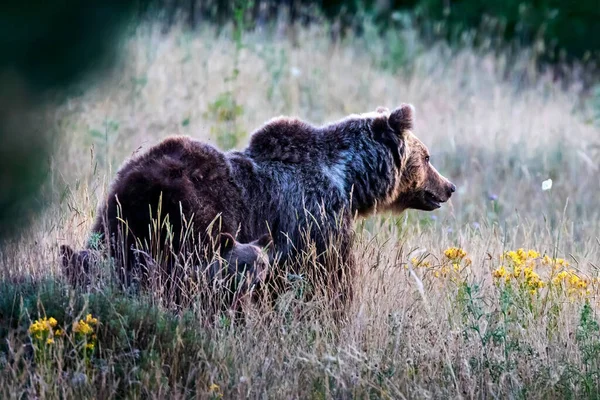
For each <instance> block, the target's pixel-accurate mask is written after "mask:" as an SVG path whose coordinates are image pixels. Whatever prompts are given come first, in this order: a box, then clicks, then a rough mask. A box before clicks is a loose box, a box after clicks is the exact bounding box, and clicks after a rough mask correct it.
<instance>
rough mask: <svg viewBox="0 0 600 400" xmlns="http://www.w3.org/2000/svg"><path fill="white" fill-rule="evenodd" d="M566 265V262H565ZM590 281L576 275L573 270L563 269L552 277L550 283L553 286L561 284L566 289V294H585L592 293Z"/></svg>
mask: <svg viewBox="0 0 600 400" xmlns="http://www.w3.org/2000/svg"><path fill="white" fill-rule="evenodd" d="M567 265H568V263H567ZM591 283H592V282H591V281H590V280H589V279H586V278H582V277H581V276H579V275H577V273H576V271H575V270H572V269H571V270H569V271H566V270H563V271H560V272H559V273H558V274H556V275H555V276H554V278H552V284H553V285H554V286H562V287H563V288H565V289H566V290H567V294H569V295H573V294H577V295H579V296H586V295H590V294H591V293H592V290H591V287H590V286H591Z"/></svg>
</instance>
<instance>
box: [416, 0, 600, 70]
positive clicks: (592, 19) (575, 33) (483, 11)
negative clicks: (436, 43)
mask: <svg viewBox="0 0 600 400" xmlns="http://www.w3.org/2000/svg"><path fill="white" fill-rule="evenodd" d="M446 5H447V6H446ZM417 9H418V12H419V14H420V15H421V16H422V17H423V18H424V19H431V20H437V21H444V22H445V23H446V24H447V31H446V34H447V36H448V37H451V38H459V37H460V35H461V34H462V33H463V32H465V31H467V30H472V29H475V30H477V29H481V28H485V27H484V26H482V23H484V22H485V20H484V17H485V16H487V17H491V18H492V19H493V20H495V22H490V23H493V24H495V30H496V33H497V34H499V35H501V36H502V37H503V38H504V39H508V40H513V39H515V40H517V41H518V42H520V43H521V44H523V45H530V44H533V42H534V41H535V40H536V39H541V40H543V43H544V44H545V46H547V47H548V48H547V49H546V52H545V55H546V56H547V57H548V58H550V59H554V60H557V59H558V55H559V52H558V51H561V50H564V51H565V52H566V55H568V56H569V57H571V58H579V59H585V58H588V57H589V56H590V55H591V53H596V55H598V52H599V51H600V25H599V24H598V20H600V7H599V6H598V2H597V1H596V0H582V1H560V0H543V1H535V2H534V1H520V0H509V1H506V0H492V1H486V0H454V1H451V2H447V3H446V2H442V1H438V0H422V1H420V3H419V5H418V8H417Z"/></svg>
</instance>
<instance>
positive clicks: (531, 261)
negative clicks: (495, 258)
mask: <svg viewBox="0 0 600 400" xmlns="http://www.w3.org/2000/svg"><path fill="white" fill-rule="evenodd" d="M540 257H541V255H540V253H539V252H537V251H535V250H525V249H522V248H521V249H518V250H516V251H513V250H511V251H507V252H505V253H504V254H502V255H501V256H500V259H501V260H502V261H504V263H505V265H501V266H499V267H498V268H496V269H495V270H494V271H493V272H492V276H493V277H494V278H495V279H497V280H498V281H504V283H506V284H511V282H514V283H515V284H517V285H519V286H521V287H522V288H524V289H526V290H528V291H529V293H531V294H532V295H534V294H536V293H537V292H538V290H539V289H541V288H543V287H545V286H546V283H545V282H544V281H543V280H542V279H541V278H540V276H539V275H538V273H537V272H535V271H534V269H535V266H536V261H537V260H538V259H539V258H540Z"/></svg>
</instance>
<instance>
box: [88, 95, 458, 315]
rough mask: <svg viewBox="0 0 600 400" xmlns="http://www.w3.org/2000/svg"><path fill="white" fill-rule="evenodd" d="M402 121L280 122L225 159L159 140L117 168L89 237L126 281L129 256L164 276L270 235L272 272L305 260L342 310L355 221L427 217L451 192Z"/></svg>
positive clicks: (183, 140) (205, 149)
mask: <svg viewBox="0 0 600 400" xmlns="http://www.w3.org/2000/svg"><path fill="white" fill-rule="evenodd" d="M413 116H414V109H413V107H412V106H411V105H406V104H403V105H401V106H400V107H398V108H396V109H394V110H393V111H391V112H390V111H389V110H388V109H386V108H382V107H380V108H378V109H377V111H376V112H372V113H367V114H362V115H350V116H348V117H346V118H344V119H342V120H340V121H337V122H334V123H331V124H328V125H325V126H321V127H315V126H313V125H310V124H308V123H306V122H303V121H301V120H298V119H294V118H286V117H279V118H275V119H273V120H271V121H269V122H267V123H266V124H265V125H264V126H262V127H261V128H259V129H258V130H256V131H255V132H254V133H253V134H252V136H251V139H250V143H249V145H248V147H247V148H246V149H245V150H243V151H230V152H226V153H223V152H221V151H219V150H217V149H215V148H214V147H212V146H211V145H208V144H206V143H202V142H199V141H196V140H193V139H191V138H189V137H181V136H177V137H169V138H167V139H165V140H164V141H162V142H161V143H159V144H157V145H156V146H154V147H152V148H150V149H149V150H148V151H146V152H145V153H143V154H140V155H136V156H134V157H132V158H131V159H130V160H129V161H127V162H126V163H125V164H124V165H123V166H122V167H121V169H120V170H119V171H118V173H117V176H116V178H115V180H114V183H113V184H112V187H111V189H110V192H109V195H108V197H107V198H106V200H105V202H104V204H103V205H102V206H101V207H100V209H99V212H98V216H97V219H96V221H95V224H94V226H93V228H92V232H93V233H95V234H103V235H104V238H105V239H106V243H107V244H108V245H109V247H108V248H109V250H110V252H111V254H112V255H113V257H116V258H117V260H118V261H119V262H120V263H121V264H122V265H124V266H126V267H125V268H126V269H129V270H131V269H135V268H136V267H139V265H140V264H142V265H143V262H141V261H140V260H139V258H138V257H137V256H136V253H135V248H136V247H137V248H139V247H145V248H146V249H153V252H154V253H155V254H156V256H157V257H158V258H160V260H161V262H163V263H165V262H166V265H171V266H172V260H173V259H175V258H176V257H177V256H178V255H180V254H191V253H193V254H197V255H198V258H202V257H210V251H208V252H207V251H206V250H204V249H206V248H209V247H210V243H211V241H212V239H211V238H212V237H214V235H216V234H218V233H219V232H226V233H230V234H231V235H233V236H235V237H236V240H238V241H240V242H250V241H252V240H253V239H255V238H258V237H261V236H262V235H264V234H270V235H271V237H272V240H273V246H272V252H271V257H272V256H273V255H274V254H277V256H278V259H279V262H278V263H277V270H278V271H280V272H281V271H286V272H293V273H297V272H298V270H299V269H300V264H306V263H305V262H302V260H304V261H306V260H307V257H308V259H310V260H312V261H311V262H312V267H310V268H309V271H308V272H309V273H310V278H311V279H315V280H317V281H318V282H319V283H320V287H321V288H324V289H326V291H328V292H329V294H331V295H333V297H334V298H337V299H338V300H341V302H342V303H345V302H346V300H347V298H348V297H349V296H351V294H352V285H351V280H352V272H353V270H354V267H353V256H352V251H351V246H352V237H353V235H352V226H353V220H354V218H355V217H356V216H367V215H369V214H372V213H375V212H382V211H383V212H385V211H391V212H395V213H399V212H402V211H403V210H405V209H407V208H414V209H420V210H434V209H436V208H439V207H440V205H441V203H444V202H446V201H447V200H448V199H449V198H450V196H451V195H452V193H453V192H454V191H455V186H454V185H453V184H452V183H451V182H449V181H448V180H447V179H446V178H444V177H443V176H441V175H440V174H439V173H438V172H437V171H436V169H435V168H434V167H433V166H432V165H431V163H430V160H429V153H428V150H427V148H426V147H425V145H424V144H423V143H422V142H421V141H420V140H419V139H417V138H416V136H415V135H414V134H413V133H412V129H413ZM167 244H168V246H167ZM165 247H168V250H167V251H164V248H165ZM198 249H201V250H198ZM169 268H170V267H169ZM169 268H167V274H170V273H173V271H170V270H169ZM304 272H307V271H306V270H304ZM348 279H349V281H348Z"/></svg>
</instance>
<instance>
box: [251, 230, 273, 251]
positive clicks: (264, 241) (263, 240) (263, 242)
mask: <svg viewBox="0 0 600 400" xmlns="http://www.w3.org/2000/svg"><path fill="white" fill-rule="evenodd" d="M272 243H273V239H272V238H271V235H269V234H268V233H267V234H265V235H262V236H261V237H259V238H258V239H256V240H255V241H254V242H252V244H253V245H255V246H258V247H261V248H265V247H267V246H269V245H271V244H272Z"/></svg>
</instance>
